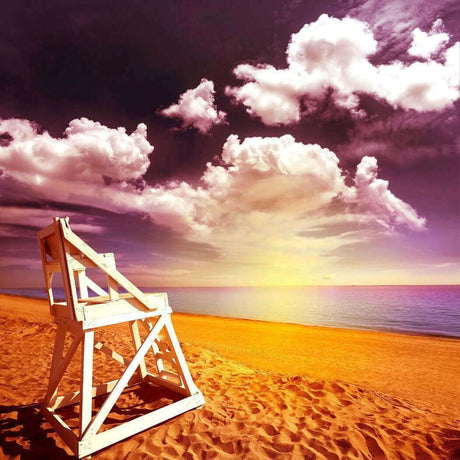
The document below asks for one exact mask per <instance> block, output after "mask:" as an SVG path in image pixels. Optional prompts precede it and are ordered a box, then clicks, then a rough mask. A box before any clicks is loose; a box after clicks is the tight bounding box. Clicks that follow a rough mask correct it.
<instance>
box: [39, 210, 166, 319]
mask: <svg viewBox="0 0 460 460" xmlns="http://www.w3.org/2000/svg"><path fill="white" fill-rule="evenodd" d="M38 244H39V246H40V252H41V258H42V264H43V271H44V275H45V284H46V291H47V294H48V299H49V305H50V313H51V314H52V315H53V316H55V317H62V318H65V319H69V320H74V321H83V320H84V319H85V318H84V314H85V313H84V306H85V305H86V304H87V303H88V302H91V301H93V302H94V301H95V300H98V299H100V301H101V303H102V302H104V301H116V300H118V299H119V298H120V297H119V296H120V294H119V292H118V290H119V286H121V287H122V288H123V289H124V290H125V291H126V292H127V293H128V294H129V295H130V296H131V297H132V298H134V299H136V300H137V301H138V302H137V304H139V305H140V307H141V308H142V309H145V310H153V309H155V308H157V307H158V306H159V305H158V304H157V305H155V300H154V299H152V298H150V297H149V298H148V297H147V296H146V295H145V294H144V293H143V292H142V291H140V290H139V289H138V288H137V287H136V286H135V285H134V284H132V283H131V282H130V281H129V280H128V279H126V278H125V277H124V276H123V275H122V274H121V273H120V272H118V271H117V269H116V266H115V258H114V255H113V253H107V254H98V253H97V252H96V251H94V250H93V249H92V248H91V247H90V246H88V245H87V244H86V243H85V242H84V241H83V240H82V239H81V238H79V237H78V236H77V235H76V234H75V233H73V232H72V230H71V228H70V224H69V218H68V217H66V218H59V217H55V218H54V221H53V223H52V224H51V225H48V226H47V227H45V228H44V229H42V230H40V231H39V232H38ZM88 268H97V269H99V270H100V271H102V272H104V273H105V275H106V277H107V291H106V290H104V289H103V288H101V287H100V286H99V285H98V284H97V283H96V282H95V281H94V280H92V279H91V278H89V276H88V275H87V272H86V269H88ZM56 274H61V276H62V285H63V287H64V292H65V298H66V302H57V301H56V300H55V298H56V296H55V292H54V291H53V278H54V279H55V278H56V277H55V275H56Z"/></svg>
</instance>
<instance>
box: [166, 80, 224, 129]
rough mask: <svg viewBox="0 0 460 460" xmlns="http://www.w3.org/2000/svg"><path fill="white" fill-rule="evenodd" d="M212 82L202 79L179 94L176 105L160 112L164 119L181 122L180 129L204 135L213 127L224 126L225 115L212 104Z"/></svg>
mask: <svg viewBox="0 0 460 460" xmlns="http://www.w3.org/2000/svg"><path fill="white" fill-rule="evenodd" d="M214 93H215V91H214V82H213V81H211V80H207V79H206V78H203V79H202V80H201V82H200V84H199V85H198V86H197V87H196V88H194V89H189V90H187V91H186V92H185V93H183V94H181V96H180V97H179V101H178V102H177V104H173V105H171V106H170V107H168V108H166V109H164V110H161V111H160V113H161V114H162V115H164V116H165V117H170V118H178V119H180V120H182V128H184V129H185V128H196V129H198V131H200V132H201V133H203V134H206V133H208V132H209V131H210V129H211V128H212V127H213V126H214V125H221V124H225V123H226V121H225V117H226V113H225V112H222V111H221V110H217V107H216V105H215V103H214Z"/></svg>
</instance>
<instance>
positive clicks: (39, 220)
mask: <svg viewBox="0 0 460 460" xmlns="http://www.w3.org/2000/svg"><path fill="white" fill-rule="evenodd" d="M0 215H1V216H2V219H1V224H0V225H2V226H3V225H19V226H21V227H35V228H36V229H40V228H44V227H46V226H47V225H50V224H51V222H52V221H53V217H58V216H59V217H64V216H66V217H70V219H71V220H72V228H73V229H74V230H75V231H77V232H82V233H102V232H103V231H104V230H105V228H104V227H103V226H102V225H99V224H96V223H95V222H94V219H92V218H88V217H87V216H85V215H83V214H80V213H77V212H72V211H68V210H65V211H63V210H62V209H54V208H46V209H39V208H32V207H27V206H0ZM9 233H10V234H11V235H15V236H19V235H18V233H17V232H16V233H15V232H14V231H13V230H11V229H10V230H9ZM21 237H24V235H23V234H21ZM34 238H35V235H34Z"/></svg>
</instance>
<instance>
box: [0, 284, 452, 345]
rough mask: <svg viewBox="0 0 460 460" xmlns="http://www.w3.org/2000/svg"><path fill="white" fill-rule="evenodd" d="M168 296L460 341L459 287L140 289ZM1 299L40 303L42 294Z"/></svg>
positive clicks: (192, 304)
mask: <svg viewBox="0 0 460 460" xmlns="http://www.w3.org/2000/svg"><path fill="white" fill-rule="evenodd" d="M143 290H144V291H145V292H167V293H168V296H169V303H170V305H171V307H172V308H173V310H174V311H177V312H184V313H197V314H205V315H213V316H226V317H233V318H245V319H256V320H262V321H275V322H283V323H295V324H306V325H314V326H329V327H342V328H349V329H361V330H375V331H390V332H408V333H417V334H427V335H441V336H449V337H458V338H460V286H459V285H457V286H309V287H225V288H222V287H187V288H185V287H172V288H158V287H156V288H143ZM0 293H5V294H14V295H22V296H28V297H37V298H45V297H46V295H45V292H44V290H43V289H0Z"/></svg>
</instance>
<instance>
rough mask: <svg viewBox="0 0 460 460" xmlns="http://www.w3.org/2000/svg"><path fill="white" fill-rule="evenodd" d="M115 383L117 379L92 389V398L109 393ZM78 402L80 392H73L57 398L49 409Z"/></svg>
mask: <svg viewBox="0 0 460 460" xmlns="http://www.w3.org/2000/svg"><path fill="white" fill-rule="evenodd" d="M117 382H118V379H116V380H111V381H110V382H105V383H102V384H100V385H98V386H96V387H93V388H92V397H93V398H95V397H97V396H102V395H105V394H107V393H109V392H110V391H112V389H113V388H114V387H115V385H116V384H117ZM133 385H134V383H133ZM78 402H80V391H74V392H72V393H67V394H65V395H62V396H58V397H57V398H56V401H55V402H54V404H53V405H52V406H51V407H49V409H51V410H56V409H59V408H61V407H66V406H71V405H72V404H77V403H78Z"/></svg>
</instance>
